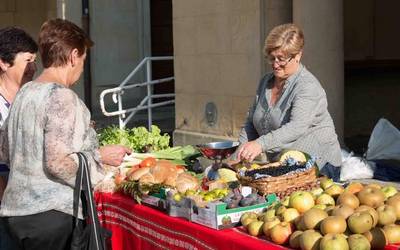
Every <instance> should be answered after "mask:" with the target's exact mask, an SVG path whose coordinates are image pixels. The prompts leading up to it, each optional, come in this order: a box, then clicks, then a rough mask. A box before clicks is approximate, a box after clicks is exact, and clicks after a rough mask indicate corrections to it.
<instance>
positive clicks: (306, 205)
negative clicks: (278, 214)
mask: <svg viewBox="0 0 400 250" xmlns="http://www.w3.org/2000/svg"><path fill="white" fill-rule="evenodd" d="M314 205H315V202H314V198H313V196H312V195H311V193H309V192H305V191H297V192H294V193H292V194H291V195H290V198H289V206H290V207H292V208H295V209H297V211H299V212H300V213H304V212H305V211H307V210H309V209H310V208H312V207H313V206H314Z"/></svg>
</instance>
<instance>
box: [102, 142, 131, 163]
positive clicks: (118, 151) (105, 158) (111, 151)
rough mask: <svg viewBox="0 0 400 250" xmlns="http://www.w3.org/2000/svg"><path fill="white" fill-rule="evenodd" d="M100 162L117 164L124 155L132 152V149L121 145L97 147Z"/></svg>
mask: <svg viewBox="0 0 400 250" xmlns="http://www.w3.org/2000/svg"><path fill="white" fill-rule="evenodd" d="M99 152H100V156H101V163H103V164H107V165H111V166H119V165H121V163H122V161H123V159H124V156H125V155H126V154H130V153H132V150H131V149H129V148H127V147H125V146H121V145H107V146H102V147H100V148H99Z"/></svg>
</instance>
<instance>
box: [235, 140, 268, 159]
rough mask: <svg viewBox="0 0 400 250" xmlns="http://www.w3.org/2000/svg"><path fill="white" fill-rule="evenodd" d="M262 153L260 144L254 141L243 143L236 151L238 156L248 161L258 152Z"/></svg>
mask: <svg viewBox="0 0 400 250" xmlns="http://www.w3.org/2000/svg"><path fill="white" fill-rule="evenodd" d="M261 153H262V147H261V145H260V144H259V143H258V142H256V141H249V142H246V143H244V144H243V145H242V146H241V147H240V149H239V152H238V158H239V159H240V160H241V161H242V160H246V161H248V162H252V161H253V160H254V158H256V157H257V156H258V155H259V154H261Z"/></svg>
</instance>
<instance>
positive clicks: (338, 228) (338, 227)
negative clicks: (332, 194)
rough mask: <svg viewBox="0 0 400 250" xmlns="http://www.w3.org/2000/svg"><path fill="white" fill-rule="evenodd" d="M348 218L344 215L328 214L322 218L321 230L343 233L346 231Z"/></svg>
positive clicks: (328, 232)
mask: <svg viewBox="0 0 400 250" xmlns="http://www.w3.org/2000/svg"><path fill="white" fill-rule="evenodd" d="M346 227H347V224H346V220H345V219H344V218H343V217H342V216H328V217H327V218H325V219H324V220H322V222H321V225H320V230H321V233H322V234H324V235H325V234H330V233H332V234H341V233H344V231H346Z"/></svg>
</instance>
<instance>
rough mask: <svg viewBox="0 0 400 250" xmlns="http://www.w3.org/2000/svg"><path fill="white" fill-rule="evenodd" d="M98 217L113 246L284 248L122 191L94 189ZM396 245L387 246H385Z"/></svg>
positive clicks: (119, 249)
mask: <svg viewBox="0 0 400 250" xmlns="http://www.w3.org/2000/svg"><path fill="white" fill-rule="evenodd" d="M95 198H96V202H97V207H98V214H99V219H100V222H101V223H102V225H103V226H104V227H106V228H108V229H109V230H111V231H112V238H111V244H112V249H113V250H131V249H132V250H133V249H141V250H147V249H224V250H225V249H238V250H239V249H240V250H247V249H271V250H274V249H281V250H282V249H287V248H285V247H282V246H279V245H275V244H273V243H271V242H269V241H266V240H264V239H260V238H256V237H252V236H250V235H248V234H247V233H244V232H243V231H241V230H240V229H239V228H233V229H225V230H215V229H211V228H208V227H205V226H202V225H198V224H195V223H192V222H189V221H187V220H184V219H181V218H174V217H171V216H168V215H166V214H164V213H162V212H160V211H158V210H155V209H152V208H150V207H147V206H144V205H139V204H136V203H135V202H134V201H133V199H132V198H130V197H128V196H125V195H122V194H108V193H96V195H95ZM395 249H399V248H398V246H388V247H387V248H386V250H395Z"/></svg>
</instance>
